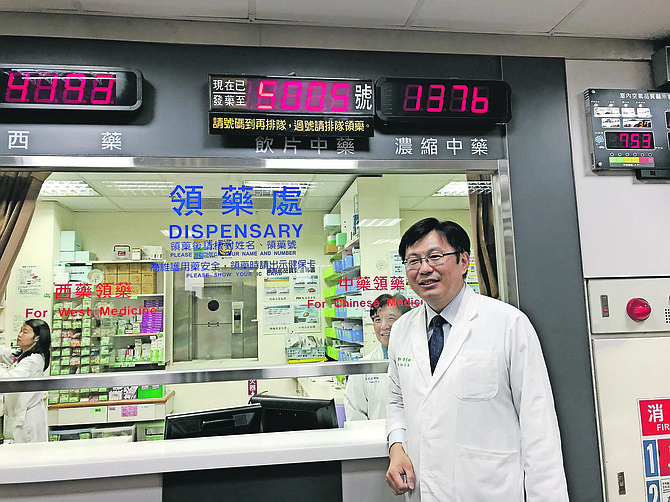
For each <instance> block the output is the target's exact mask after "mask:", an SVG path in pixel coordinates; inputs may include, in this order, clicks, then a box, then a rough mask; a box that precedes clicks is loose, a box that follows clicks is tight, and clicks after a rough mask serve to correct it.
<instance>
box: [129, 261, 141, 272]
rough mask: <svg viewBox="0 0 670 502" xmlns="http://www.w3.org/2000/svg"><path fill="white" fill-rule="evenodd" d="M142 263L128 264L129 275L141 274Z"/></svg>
mask: <svg viewBox="0 0 670 502" xmlns="http://www.w3.org/2000/svg"><path fill="white" fill-rule="evenodd" d="M142 265H143V263H129V264H128V267H129V268H130V273H131V274H141V273H142Z"/></svg>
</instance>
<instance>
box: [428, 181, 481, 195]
mask: <svg viewBox="0 0 670 502" xmlns="http://www.w3.org/2000/svg"><path fill="white" fill-rule="evenodd" d="M471 193H476V194H486V193H491V182H490V181H452V182H451V183H447V184H446V185H444V186H443V187H442V188H440V189H439V190H438V191H437V192H435V193H434V194H433V195H432V196H433V197H467V196H468V194H471Z"/></svg>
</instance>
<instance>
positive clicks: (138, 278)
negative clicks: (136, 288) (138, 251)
mask: <svg viewBox="0 0 670 502" xmlns="http://www.w3.org/2000/svg"><path fill="white" fill-rule="evenodd" d="M130 283H131V284H142V274H139V273H138V274H133V273H130Z"/></svg>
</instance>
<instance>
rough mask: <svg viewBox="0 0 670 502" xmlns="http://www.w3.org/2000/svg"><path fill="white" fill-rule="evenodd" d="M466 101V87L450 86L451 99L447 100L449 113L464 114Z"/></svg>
mask: <svg viewBox="0 0 670 502" xmlns="http://www.w3.org/2000/svg"><path fill="white" fill-rule="evenodd" d="M467 99H468V86H467V85H452V86H451V99H450V100H449V111H450V112H464V111H465V106H466V101H467Z"/></svg>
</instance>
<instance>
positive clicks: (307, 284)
mask: <svg viewBox="0 0 670 502" xmlns="http://www.w3.org/2000/svg"><path fill="white" fill-rule="evenodd" d="M318 294H319V276H318V275H317V274H297V275H296V276H294V278H293V297H294V298H295V299H296V300H311V299H314V298H316V296H317V295H318Z"/></svg>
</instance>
